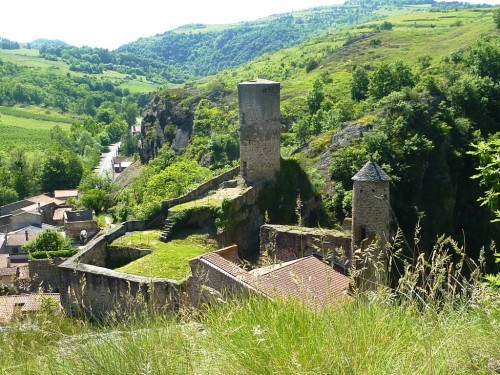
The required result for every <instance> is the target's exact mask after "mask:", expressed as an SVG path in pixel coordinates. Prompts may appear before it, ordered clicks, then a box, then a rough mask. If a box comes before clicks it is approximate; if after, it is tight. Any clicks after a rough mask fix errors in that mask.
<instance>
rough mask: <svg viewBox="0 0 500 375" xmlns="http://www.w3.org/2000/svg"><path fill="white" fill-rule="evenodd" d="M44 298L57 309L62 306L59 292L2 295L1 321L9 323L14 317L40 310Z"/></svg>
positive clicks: (0, 303)
mask: <svg viewBox="0 0 500 375" xmlns="http://www.w3.org/2000/svg"><path fill="white" fill-rule="evenodd" d="M44 299H46V300H48V302H49V304H50V305H52V306H53V307H54V308H55V309H60V308H61V307H60V297H59V293H43V294H38V293H37V294H22V295H16V296H0V323H7V322H9V321H11V320H12V319H13V318H16V317H19V318H22V317H25V316H27V315H29V314H33V313H35V312H37V311H39V310H40V308H41V307H42V305H43V302H44Z"/></svg>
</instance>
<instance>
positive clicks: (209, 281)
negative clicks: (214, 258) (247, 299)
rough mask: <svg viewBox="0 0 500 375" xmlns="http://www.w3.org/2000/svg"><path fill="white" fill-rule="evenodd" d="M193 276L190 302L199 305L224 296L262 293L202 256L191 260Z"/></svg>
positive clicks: (189, 293)
mask: <svg viewBox="0 0 500 375" xmlns="http://www.w3.org/2000/svg"><path fill="white" fill-rule="evenodd" d="M189 265H190V267H191V273H192V276H191V277H190V278H189V279H188V283H187V284H188V288H187V290H188V295H189V303H190V304H191V306H193V307H199V306H201V305H203V304H205V303H210V302H212V301H214V300H217V299H220V298H224V297H226V296H227V295H231V298H234V297H243V296H248V294H249V293H256V294H260V292H258V291H257V290H255V289H254V288H253V287H252V286H251V285H249V284H246V283H245V282H244V281H242V280H239V279H238V278H237V277H235V276H233V275H231V274H229V273H228V272H225V271H224V270H222V269H219V268H217V267H216V266H215V265H214V264H212V263H210V262H208V261H207V260H205V259H203V258H202V257H199V258H195V259H192V260H190V261H189Z"/></svg>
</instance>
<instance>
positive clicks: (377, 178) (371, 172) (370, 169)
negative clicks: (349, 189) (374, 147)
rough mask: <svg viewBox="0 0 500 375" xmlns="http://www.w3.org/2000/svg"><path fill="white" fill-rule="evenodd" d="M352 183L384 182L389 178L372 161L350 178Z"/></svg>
mask: <svg viewBox="0 0 500 375" xmlns="http://www.w3.org/2000/svg"><path fill="white" fill-rule="evenodd" d="M352 179H353V180H354V181H367V182H384V181H390V180H391V178H390V177H389V176H388V175H387V173H385V172H384V171H383V170H382V168H380V167H379V165H378V164H377V163H375V162H374V161H373V160H370V161H369V162H367V163H366V164H365V165H364V167H363V168H361V169H360V170H359V172H358V173H356V174H355V175H354V177H353V178H352Z"/></svg>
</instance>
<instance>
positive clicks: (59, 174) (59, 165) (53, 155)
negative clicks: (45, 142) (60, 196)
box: [40, 149, 83, 191]
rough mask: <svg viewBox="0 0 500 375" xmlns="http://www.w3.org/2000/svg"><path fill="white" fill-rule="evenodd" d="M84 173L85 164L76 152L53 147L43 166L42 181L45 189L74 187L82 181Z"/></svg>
mask: <svg viewBox="0 0 500 375" xmlns="http://www.w3.org/2000/svg"><path fill="white" fill-rule="evenodd" d="M82 174H83V165H82V162H81V161H80V158H79V157H78V156H77V155H76V154H74V153H73V152H71V151H67V150H61V149H53V150H51V151H50V152H49V154H48V155H47V158H46V159H45V161H44V162H43V164H42V166H41V171H40V182H41V184H42V188H43V190H44V191H53V190H56V189H73V188H76V187H77V186H78V184H79V183H80V180H81V178H82Z"/></svg>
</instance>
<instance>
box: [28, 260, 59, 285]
mask: <svg viewBox="0 0 500 375" xmlns="http://www.w3.org/2000/svg"><path fill="white" fill-rule="evenodd" d="M67 259H68V258H52V259H30V260H29V261H28V269H29V274H30V279H31V283H30V284H31V289H32V290H33V291H38V290H39V289H40V288H41V289H42V290H43V291H44V292H59V291H60V290H61V288H60V287H61V285H60V281H59V265H60V264H61V263H63V262H64V261H66V260H67Z"/></svg>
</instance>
